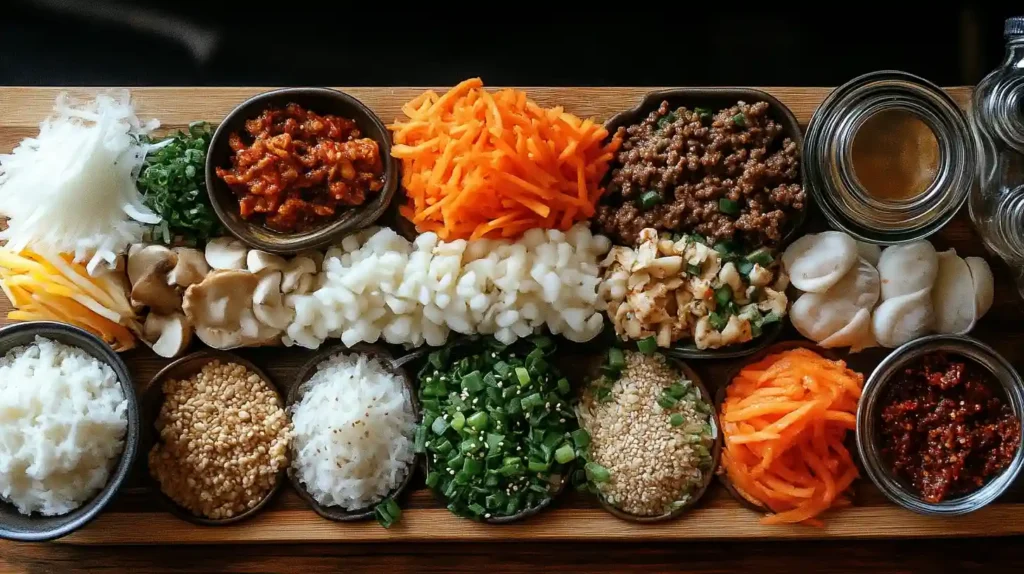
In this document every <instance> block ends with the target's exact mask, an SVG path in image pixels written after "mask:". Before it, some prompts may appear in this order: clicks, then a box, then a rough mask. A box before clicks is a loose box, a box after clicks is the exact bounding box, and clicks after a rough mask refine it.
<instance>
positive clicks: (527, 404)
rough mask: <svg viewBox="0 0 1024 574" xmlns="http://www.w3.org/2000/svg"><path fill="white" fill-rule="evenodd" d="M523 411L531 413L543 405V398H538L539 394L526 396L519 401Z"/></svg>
mask: <svg viewBox="0 0 1024 574" xmlns="http://www.w3.org/2000/svg"><path fill="white" fill-rule="evenodd" d="M521 402H522V404H523V410H524V411H532V410H533V409H535V408H537V407H539V406H541V405H543V404H544V398H543V397H541V396H540V393H533V394H532V395H527V396H525V397H523V398H522V400H521Z"/></svg>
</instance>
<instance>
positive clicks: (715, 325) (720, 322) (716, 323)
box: [708, 311, 729, 331]
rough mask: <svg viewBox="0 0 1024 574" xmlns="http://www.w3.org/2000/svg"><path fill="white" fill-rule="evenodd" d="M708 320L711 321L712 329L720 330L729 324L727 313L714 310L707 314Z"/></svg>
mask: <svg viewBox="0 0 1024 574" xmlns="http://www.w3.org/2000/svg"><path fill="white" fill-rule="evenodd" d="M708 321H709V322H710V323H711V328H712V329H714V330H716V331H721V330H722V329H724V328H725V326H726V325H728V324H729V315H728V314H727V313H719V312H718V311H715V312H712V313H711V314H710V315H708Z"/></svg>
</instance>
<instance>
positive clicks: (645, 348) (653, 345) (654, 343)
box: [636, 335, 658, 355]
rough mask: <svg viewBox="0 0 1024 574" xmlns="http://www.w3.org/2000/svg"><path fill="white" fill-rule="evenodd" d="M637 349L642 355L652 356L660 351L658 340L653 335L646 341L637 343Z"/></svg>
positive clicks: (642, 340) (641, 340)
mask: <svg viewBox="0 0 1024 574" xmlns="http://www.w3.org/2000/svg"><path fill="white" fill-rule="evenodd" d="M636 347H637V349H638V350H639V351H640V352H641V353H643V354H645V355H650V354H651V353H654V352H655V351H657V350H658V339H657V337H655V336H653V335H651V336H650V337H647V338H646V339H640V340H639V341H637V342H636Z"/></svg>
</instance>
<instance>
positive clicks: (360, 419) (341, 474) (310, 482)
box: [291, 354, 416, 511]
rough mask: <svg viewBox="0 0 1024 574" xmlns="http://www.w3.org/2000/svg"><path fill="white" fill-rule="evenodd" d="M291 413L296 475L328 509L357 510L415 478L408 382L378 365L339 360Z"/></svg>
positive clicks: (316, 378) (327, 365)
mask: <svg viewBox="0 0 1024 574" xmlns="http://www.w3.org/2000/svg"><path fill="white" fill-rule="evenodd" d="M300 392H301V394H302V398H301V399H300V400H298V401H297V402H296V403H295V404H294V405H292V407H291V416H292V421H293V422H294V424H295V438H294V440H293V442H292V450H293V451H294V452H293V454H292V468H293V470H294V471H295V474H296V477H297V478H298V479H299V481H300V482H301V483H302V485H303V486H304V487H305V488H306V491H307V492H308V493H309V495H310V496H312V497H313V499H314V500H316V501H317V502H318V503H319V504H321V505H323V506H339V507H341V508H344V509H346V510H350V511H352V510H359V509H364V508H368V507H369V506H371V505H373V504H376V503H378V502H380V501H381V500H382V499H384V498H385V497H386V496H388V495H389V494H391V493H392V492H393V491H394V490H395V489H396V488H398V486H399V485H401V483H402V481H403V480H404V479H405V477H406V476H408V474H409V473H410V472H412V469H411V466H412V462H413V460H414V458H415V457H416V453H415V450H414V446H415V445H414V443H413V437H414V435H415V433H416V415H415V413H414V410H413V406H412V397H411V396H410V394H409V390H408V388H407V387H406V385H405V382H404V380H403V379H402V378H401V377H400V376H398V375H397V374H395V373H394V372H393V370H392V369H390V368H389V367H388V366H386V365H385V364H384V363H382V362H381V361H380V360H379V359H376V358H370V357H367V356H366V355H356V354H353V355H345V354H337V355H334V356H332V357H330V358H329V359H327V360H325V361H324V362H322V363H320V364H319V365H318V366H317V371H316V373H314V374H313V376H312V377H310V379H309V380H308V381H307V382H305V383H304V384H303V385H302V387H300Z"/></svg>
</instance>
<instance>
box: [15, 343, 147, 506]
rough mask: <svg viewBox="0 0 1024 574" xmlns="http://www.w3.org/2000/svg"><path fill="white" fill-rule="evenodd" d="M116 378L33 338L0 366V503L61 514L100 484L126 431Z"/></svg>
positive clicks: (99, 365) (64, 348) (73, 352)
mask: <svg viewBox="0 0 1024 574" xmlns="http://www.w3.org/2000/svg"><path fill="white" fill-rule="evenodd" d="M127 408H128V402H127V401H126V400H125V398H124V392H123V391H122V389H121V385H120V383H118V381H117V375H116V374H114V371H113V370H112V369H111V368H110V366H108V365H107V364H105V363H103V362H101V361H99V360H97V359H96V358H95V357H92V356H91V355H89V354H88V353H86V352H85V351H83V350H81V349H78V348H76V347H70V346H68V345H64V344H61V343H58V342H56V341H52V340H49V339H44V338H42V337H37V338H36V340H35V342H34V343H32V344H31V345H27V346H24V347H17V348H15V349H12V350H11V351H10V352H8V353H7V355H6V356H4V357H3V358H2V359H0V499H2V500H5V501H7V502H10V503H11V504H13V505H14V506H15V507H17V509H18V511H19V512H21V513H23V514H30V513H33V512H38V513H40V514H43V515H45V516H55V515H61V514H67V513H68V512H71V511H72V510H74V509H76V508H78V507H79V506H81V505H82V504H83V503H85V502H86V501H87V500H89V499H90V498H92V496H93V495H94V494H95V493H96V492H97V491H99V490H100V489H102V488H103V487H104V486H105V485H106V484H107V479H108V478H109V477H110V470H111V468H112V467H113V466H114V464H115V461H116V460H117V458H118V457H119V456H121V451H122V450H123V448H124V436H125V432H127V429H128V415H127Z"/></svg>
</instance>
